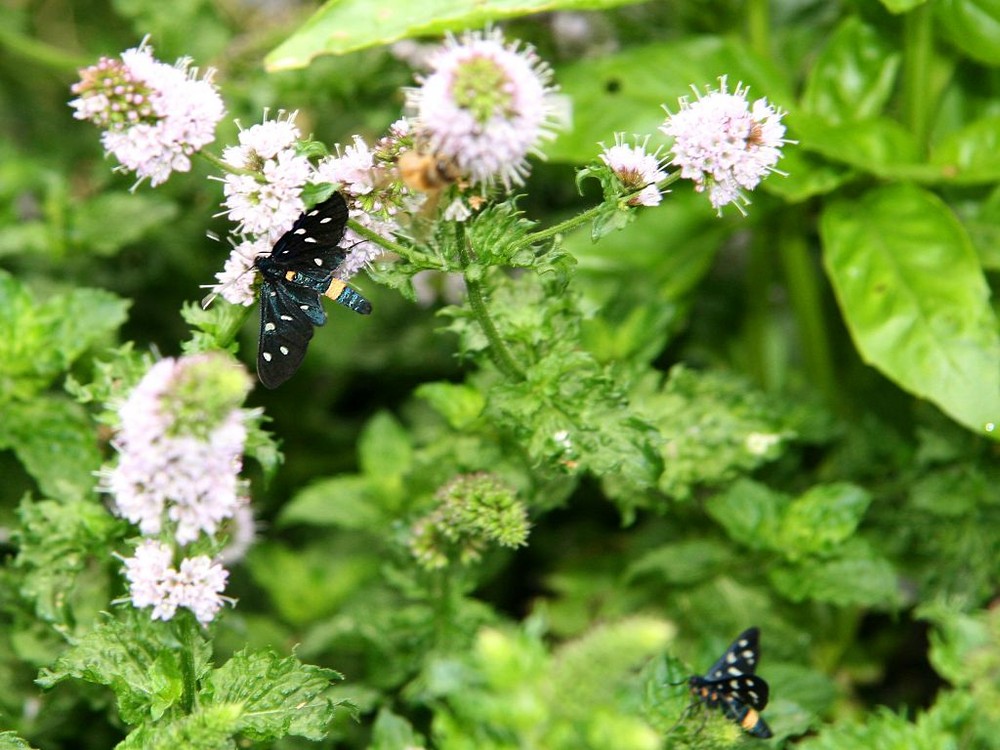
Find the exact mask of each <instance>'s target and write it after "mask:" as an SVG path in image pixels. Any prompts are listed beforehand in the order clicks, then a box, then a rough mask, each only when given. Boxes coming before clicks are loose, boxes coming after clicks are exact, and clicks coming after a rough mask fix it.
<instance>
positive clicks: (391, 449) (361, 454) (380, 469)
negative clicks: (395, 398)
mask: <svg viewBox="0 0 1000 750" xmlns="http://www.w3.org/2000/svg"><path fill="white" fill-rule="evenodd" d="M358 460H359V461H360V463H361V470H362V472H363V473H364V474H367V475H368V476H369V477H373V478H376V479H385V478H388V477H399V476H401V475H403V474H405V473H406V472H407V471H409V470H410V467H411V465H412V464H413V446H412V444H411V443H410V436H409V434H407V432H406V430H405V429H404V428H403V426H402V425H401V424H400V423H399V421H398V420H396V418H395V417H393V416H392V415H391V414H390V413H389V412H386V411H382V412H379V413H378V414H376V415H375V416H374V417H372V418H371V419H370V420H368V423H367V424H365V427H364V430H362V432H361V437H360V438H359V439H358Z"/></svg>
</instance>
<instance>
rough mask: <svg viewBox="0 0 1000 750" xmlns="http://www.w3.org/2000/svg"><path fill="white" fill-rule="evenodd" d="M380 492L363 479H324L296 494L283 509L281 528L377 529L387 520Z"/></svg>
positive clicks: (362, 477) (343, 477) (350, 477)
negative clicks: (298, 526)
mask: <svg viewBox="0 0 1000 750" xmlns="http://www.w3.org/2000/svg"><path fill="white" fill-rule="evenodd" d="M378 495H379V492H378V489H377V488H374V487H373V486H372V481H371V479H369V478H368V477H364V476H353V475H352V476H342V477H333V478H331V479H323V480H320V481H318V482H314V483H313V484H311V485H309V486H308V487H306V488H305V489H304V490H302V491H301V492H299V493H297V494H296V495H295V497H293V498H292V500H291V501H290V502H289V503H288V504H287V505H285V506H284V507H283V508H282V509H281V513H280V515H279V516H278V525H279V526H290V525H292V524H307V525H309V526H336V527H339V528H342V529H372V530H374V529H377V528H381V527H383V526H384V524H385V522H386V518H385V515H384V513H383V512H382V509H383V507H384V504H383V503H381V502H379V497H378Z"/></svg>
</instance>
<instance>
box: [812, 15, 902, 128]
mask: <svg viewBox="0 0 1000 750" xmlns="http://www.w3.org/2000/svg"><path fill="white" fill-rule="evenodd" d="M899 63H900V55H899V53H898V52H895V51H894V50H893V48H892V47H891V46H890V45H889V44H888V43H887V41H886V40H884V39H883V38H882V37H881V36H880V35H879V34H878V32H877V31H875V30H874V29H873V28H872V27H870V26H866V25H865V24H864V23H863V22H862V21H861V19H860V18H858V16H853V15H852V16H848V17H847V18H846V19H845V20H844V21H843V22H841V24H840V26H839V27H837V30H836V31H834V33H833V35H832V36H830V37H829V39H828V40H827V42H826V45H825V46H824V47H823V51H822V52H820V54H819V57H817V58H816V64H815V65H814V66H813V68H812V70H811V71H810V73H809V77H808V78H807V79H806V88H805V91H804V92H803V95H802V108H803V109H804V110H805V111H806V112H809V113H810V114H813V115H819V116H820V117H822V118H823V119H824V120H826V122H828V123H829V124H831V125H833V124H839V123H847V122H854V121H857V120H867V119H870V118H875V117H877V116H878V115H880V114H881V113H882V110H883V109H884V107H885V105H886V102H888V100H889V97H890V96H891V95H892V91H893V86H894V84H895V81H896V73H897V71H898V70H899Z"/></svg>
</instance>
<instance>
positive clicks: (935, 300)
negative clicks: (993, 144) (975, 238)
mask: <svg viewBox="0 0 1000 750" xmlns="http://www.w3.org/2000/svg"><path fill="white" fill-rule="evenodd" d="M820 232H821V237H822V240H823V247H824V265H825V267H826V271H827V273H828V275H829V276H830V279H831V281H832V283H833V287H834V291H835V292H836V295H837V300H838V302H839V304H840V309H841V312H842V314H843V315H844V319H845V321H846V322H847V326H848V328H849V329H850V331H851V336H852V337H853V339H854V343H855V345H856V346H857V348H858V351H859V352H860V353H861V356H862V357H863V358H864V359H865V361H866V362H868V363H869V364H871V365H874V366H875V367H877V368H878V369H879V370H881V371H882V372H883V373H884V374H885V375H887V376H888V377H890V378H891V379H892V380H894V381H895V382H896V383H898V384H899V385H900V386H901V387H903V388H905V389H906V390H908V391H910V392H911V393H913V394H915V395H917V396H920V397H921V398H926V399H928V400H930V401H932V402H934V403H935V404H937V405H938V406H939V407H940V408H941V409H942V410H943V411H945V412H946V413H947V414H948V415H950V416H951V417H952V418H954V419H955V420H957V421H958V422H960V423H961V424H963V425H965V426H966V427H968V428H970V429H972V430H975V431H977V432H980V433H983V434H989V433H990V431H991V430H993V435H994V437H1000V430H996V426H997V425H1000V332H998V328H997V319H996V316H995V315H994V313H993V310H992V309H991V307H990V303H989V296H990V292H989V287H988V286H987V284H986V280H985V279H984V277H983V273H982V269H981V268H980V266H979V261H978V258H977V257H976V254H975V251H974V250H973V249H972V246H971V244H970V243H969V239H968V237H967V236H966V234H965V232H964V230H963V229H962V226H961V225H960V224H959V223H958V221H957V220H956V219H955V217H954V216H953V215H952V213H951V212H950V211H949V210H948V208H947V207H946V206H945V205H943V204H942V203H941V202H940V200H938V199H937V198H935V197H934V196H933V195H930V194H929V193H926V192H924V191H922V190H920V189H919V188H916V187H912V186H907V185H899V186H893V187H884V188H880V189H877V190H874V191H871V192H870V193H868V194H867V195H865V196H863V198H862V199H861V200H857V201H852V202H851V203H835V204H833V205H832V206H830V207H829V208H828V209H827V211H826V212H825V213H824V215H823V217H822V220H821V224H820Z"/></svg>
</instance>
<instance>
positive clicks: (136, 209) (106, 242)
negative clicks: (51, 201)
mask: <svg viewBox="0 0 1000 750" xmlns="http://www.w3.org/2000/svg"><path fill="white" fill-rule="evenodd" d="M177 213H178V210H177V204H175V203H172V202H169V201H166V200H164V199H162V198H159V197H157V196H152V195H148V194H143V193H138V192H136V193H132V192H130V193H105V194H103V195H98V196H96V197H94V198H92V199H90V200H88V201H85V202H84V203H83V204H81V205H80V206H78V207H77V208H76V211H75V213H74V215H73V216H72V217H71V220H70V228H69V232H70V237H71V239H72V242H73V245H74V246H76V247H79V248H81V249H82V250H83V251H85V252H91V253H94V254H97V255H112V254H113V253H116V252H118V251H119V250H120V249H121V248H123V247H125V245H128V244H130V243H133V242H136V241H137V240H139V239H141V238H142V237H143V235H145V234H146V233H147V232H148V231H149V230H150V229H153V228H155V227H157V226H160V225H162V224H166V223H167V222H169V221H172V220H173V219H174V218H175V217H176V216H177ZM110 227H114V231H109V228H110Z"/></svg>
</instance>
